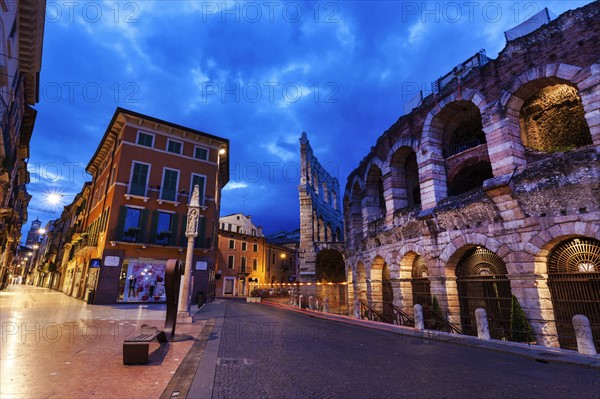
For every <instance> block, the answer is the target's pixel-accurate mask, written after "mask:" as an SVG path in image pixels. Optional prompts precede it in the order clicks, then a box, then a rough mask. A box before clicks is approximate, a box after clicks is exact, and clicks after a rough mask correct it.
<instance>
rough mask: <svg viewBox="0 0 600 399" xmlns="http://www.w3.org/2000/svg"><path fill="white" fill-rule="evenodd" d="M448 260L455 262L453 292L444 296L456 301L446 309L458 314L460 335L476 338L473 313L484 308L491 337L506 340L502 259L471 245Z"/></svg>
mask: <svg viewBox="0 0 600 399" xmlns="http://www.w3.org/2000/svg"><path fill="white" fill-rule="evenodd" d="M451 259H453V260H454V261H455V267H454V273H455V275H456V292H449V293H448V296H449V297H450V296H451V295H452V296H454V295H456V299H457V301H449V304H452V305H453V307H455V306H456V305H458V309H450V310H451V311H452V310H454V311H456V310H458V311H459V312H460V323H461V329H462V331H463V333H464V334H467V335H477V325H476V321H475V310H476V309H477V308H484V309H485V310H486V312H487V315H488V322H489V327H490V335H491V336H492V338H495V339H509V338H510V336H511V335H510V311H511V304H512V289H511V282H510V280H509V279H508V269H507V267H506V263H505V262H504V260H503V259H502V258H501V257H500V256H498V254H496V253H495V252H494V251H491V250H490V249H489V248H486V247H484V246H481V245H473V244H467V245H465V246H463V247H461V248H459V250H458V251H457V253H456V254H454V255H453V256H452V257H451ZM456 302H458V303H456ZM449 308H450V306H449Z"/></svg>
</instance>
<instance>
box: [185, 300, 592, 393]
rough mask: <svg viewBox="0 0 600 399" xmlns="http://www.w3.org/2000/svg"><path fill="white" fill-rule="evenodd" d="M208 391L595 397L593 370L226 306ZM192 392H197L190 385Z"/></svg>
mask: <svg viewBox="0 0 600 399" xmlns="http://www.w3.org/2000/svg"><path fill="white" fill-rule="evenodd" d="M221 335H222V339H221V344H220V349H219V357H218V360H217V366H216V367H217V369H216V375H215V385H214V392H213V397H214V398H242V397H257V398H258V397H266V398H384V397H387V398H398V397H406V398H424V397H427V398H441V397H444V398H524V397H527V398H535V397H539V398H573V397H577V398H598V392H600V378H599V377H600V376H599V375H598V370H593V369H586V368H582V367H576V366H571V365H559V364H545V363H541V362H536V361H535V360H531V359H525V358H521V357H517V356H514V355H508V354H502V353H495V352H490V351H486V350H481V349H477V348H470V347H463V346H458V345H453V344H448V343H443V342H437V341H432V340H427V339H421V338H414V337H406V336H398V335H394V334H390V333H387V332H382V331H374V330H369V329H364V328H359V327H353V326H347V325H342V324H337V323H332V322H328V321H324V320H319V319H314V318H309V317H308V316H306V315H301V314H296V313H293V312H286V311H283V310H280V309H277V308H274V307H269V306H264V305H252V304H244V303H239V302H236V301H231V302H229V303H228V304H227V309H226V317H225V321H224V328H223V331H222V334H221ZM189 397H195V396H194V393H193V392H190V396H189Z"/></svg>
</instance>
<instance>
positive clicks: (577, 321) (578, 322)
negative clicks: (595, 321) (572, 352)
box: [573, 314, 598, 356]
mask: <svg viewBox="0 0 600 399" xmlns="http://www.w3.org/2000/svg"><path fill="white" fill-rule="evenodd" d="M573 327H574V328H575V336H576V337H577V352H579V353H581V354H582V355H589V356H595V355H597V354H598V352H597V351H596V346H595V345H594V337H593V336H592V327H591V326H590V320H589V319H588V318H587V317H585V316H584V315H582V314H576V315H575V316H573Z"/></svg>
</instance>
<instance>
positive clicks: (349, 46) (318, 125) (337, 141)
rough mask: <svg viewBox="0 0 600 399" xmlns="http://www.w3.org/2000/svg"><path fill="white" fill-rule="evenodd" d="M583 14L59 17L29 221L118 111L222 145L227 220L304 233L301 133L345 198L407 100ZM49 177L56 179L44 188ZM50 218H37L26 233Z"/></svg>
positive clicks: (461, 8)
mask: <svg viewBox="0 0 600 399" xmlns="http://www.w3.org/2000/svg"><path fill="white" fill-rule="evenodd" d="M588 2H589V1H571V2H564V1H539V2H488V1H485V2H421V1H418V2H409V1H402V2H399V1H375V2H373V1H368V2H367V1H343V2H341V1H340V2H285V3H283V2H282V3H280V2H273V3H271V4H273V7H274V8H273V9H272V10H269V9H267V8H265V6H264V3H263V2H236V1H233V2H228V4H230V10H229V11H228V12H227V13H224V14H223V13H222V12H221V11H223V10H222V9H221V8H222V6H223V4H224V2H222V1H216V2H210V1H203V2H201V1H195V0H190V1H168V2H167V1H137V2H135V1H134V2H118V3H115V4H118V7H119V13H118V15H117V14H115V10H114V4H113V3H112V2H108V3H106V4H103V7H105V8H104V9H103V13H102V17H101V18H100V19H99V20H97V21H92V20H91V18H90V17H89V15H88V17H87V19H86V18H85V17H82V9H81V8H79V9H78V8H75V13H74V18H73V20H69V18H68V13H67V12H66V11H67V10H63V11H64V12H63V14H62V15H61V17H60V18H55V17H53V16H52V17H51V18H50V17H49V18H48V21H47V23H46V28H45V38H44V54H43V64H42V73H41V86H40V87H41V96H40V103H39V104H38V105H37V106H36V108H37V109H38V111H39V116H38V120H37V122H36V127H35V131H34V135H33V138H32V142H31V158H30V164H31V165H36V167H37V169H38V170H34V171H33V172H34V176H35V180H34V179H32V184H31V185H30V186H31V188H32V190H31V193H32V194H33V195H34V198H33V200H32V207H33V208H38V209H44V208H45V206H46V205H44V203H43V201H42V198H43V193H44V192H46V191H45V190H48V189H50V188H52V189H54V190H61V191H62V192H63V193H68V195H65V197H64V200H65V203H67V202H69V201H70V200H72V195H73V194H74V193H75V192H76V191H77V189H78V188H79V187H81V184H82V183H83V181H84V180H85V179H86V175H85V173H84V172H83V167H84V166H85V165H86V164H87V162H88V160H89V158H90V157H91V156H92V154H93V153H94V151H95V149H96V146H97V145H98V143H99V141H100V139H101V137H102V135H103V134H104V131H105V129H106V126H107V124H108V123H109V121H110V119H111V117H112V114H113V112H114V109H115V107H117V106H122V107H125V108H130V109H133V110H136V111H139V112H142V113H146V114H150V115H153V116H156V117H158V118H162V119H166V120H170V121H173V122H175V123H179V124H182V125H185V126H189V127H192V128H196V129H199V130H203V131H206V132H209V133H212V134H216V135H221V136H224V137H228V138H229V139H230V140H231V157H232V158H231V160H232V165H233V166H234V167H233V168H232V177H231V181H232V183H236V184H235V185H232V186H231V187H233V188H232V189H229V190H227V191H225V192H224V193H223V202H222V212H223V214H228V213H235V212H239V211H243V212H245V213H248V214H251V215H252V216H253V220H255V221H256V223H258V224H261V225H263V226H264V227H265V231H266V232H274V231H278V230H280V229H282V228H283V229H290V230H291V229H294V228H297V227H298V224H299V217H298V206H299V204H298V191H297V184H298V180H297V175H298V162H299V144H298V138H299V137H300V134H301V132H302V131H306V132H308V134H309V139H310V141H311V143H312V145H313V148H314V150H315V154H316V156H317V157H318V158H319V160H320V161H321V162H322V163H323V164H326V165H328V166H330V167H331V168H332V169H334V170H335V171H336V173H337V174H338V178H339V180H340V185H341V186H342V189H343V187H344V185H345V180H346V176H347V175H348V174H349V173H350V172H351V171H352V170H353V169H354V168H355V167H357V166H358V163H359V161H360V160H361V159H362V158H363V157H364V156H365V155H366V154H367V153H368V151H369V148H370V147H371V146H372V145H373V144H374V143H375V141H376V139H377V137H378V136H379V135H381V134H382V133H383V132H384V131H385V130H386V129H388V128H389V127H390V126H391V125H392V124H393V123H394V122H395V121H396V120H397V119H398V118H399V117H400V116H401V115H402V113H403V103H404V102H405V101H407V100H408V99H409V98H410V97H411V96H412V95H413V94H414V93H415V90H417V89H419V88H422V89H425V90H429V87H430V82H431V81H432V80H434V79H436V78H438V77H439V76H441V75H444V74H445V73H446V72H447V71H448V70H450V69H451V68H452V67H453V66H454V65H456V64H458V63H459V62H462V61H463V60H465V59H467V58H469V57H470V56H471V55H473V54H474V53H475V52H477V51H478V50H479V49H480V48H486V49H487V50H488V55H489V56H491V57H495V56H496V54H497V52H498V51H500V50H501V49H502V47H503V46H504V37H503V35H502V32H503V30H505V29H508V28H511V27H513V26H515V25H516V24H518V23H519V22H522V21H523V20H524V18H526V17H527V16H528V15H529V14H531V12H532V11H535V10H541V9H542V8H543V7H544V6H548V7H549V8H550V9H552V10H553V11H554V12H555V13H557V14H559V13H561V12H564V11H565V10H566V9H568V8H575V7H578V6H581V5H583V4H585V3H588ZM109 3H110V4H109ZM467 3H468V4H471V7H474V8H473V10H472V11H469V9H468V8H467V7H468V5H467ZM525 3H526V4H525ZM53 4H54V3H53ZM56 4H59V5H60V4H62V3H60V2H57V3H56ZM98 4H101V3H100V2H98ZM257 5H258V6H260V7H261V10H260V12H261V15H260V17H258V18H257V14H256V12H255V11H256V9H255V8H254V9H253V8H252V7H256V6H257ZM261 5H262V6H261ZM457 6H458V8H456V7H457ZM496 6H499V7H500V10H501V11H500V14H499V15H495V14H494V13H493V12H494V11H496V8H495V7H496ZM80 7H81V6H80ZM108 7H113V8H111V9H109V8H108ZM215 7H216V8H215ZM286 7H287V8H286ZM452 7H454V8H452ZM532 8H533V9H532ZM298 9H300V10H301V14H300V15H297V14H296V13H295V12H296V11H297V10H298ZM484 9H485V12H484ZM534 9H535V10H534ZM232 10H233V11H232ZM284 10H285V11H284ZM202 11H204V14H203V13H202ZM457 13H458V14H457ZM115 21H116V22H115ZM57 87H58V88H59V89H60V91H59V94H60V95H59V96H57V92H56V88H57ZM257 89H260V91H257ZM284 89H287V91H285V90H284ZM53 90H54V91H53ZM210 90H212V91H210ZM226 90H229V92H226ZM300 93H301V94H302V96H301V97H300V96H299V94H300ZM41 165H46V166H45V168H46V169H47V170H44V166H41ZM55 165H59V166H61V165H62V166H61V167H62V170H61V172H60V173H62V177H63V178H61V179H50V178H49V176H50V175H51V174H50V173H49V171H50V169H51V168H53V167H54V166H55ZM73 165H78V167H75V166H73ZM69 168H71V169H72V170H74V172H68V171H69V170H70V169H69ZM257 170H260V172H256V171H257ZM234 186H235V187H234ZM76 188H77V189H76ZM56 216H58V215H57V214H54V215H53V214H48V213H44V212H39V211H35V210H33V209H32V210H30V220H33V219H35V218H36V217H39V218H40V219H42V220H44V221H46V220H48V219H51V218H54V217H56Z"/></svg>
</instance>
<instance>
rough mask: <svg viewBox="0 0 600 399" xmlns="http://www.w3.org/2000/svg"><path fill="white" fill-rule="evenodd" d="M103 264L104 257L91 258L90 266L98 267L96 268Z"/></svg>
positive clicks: (92, 267)
mask: <svg viewBox="0 0 600 399" xmlns="http://www.w3.org/2000/svg"><path fill="white" fill-rule="evenodd" d="M101 264H102V259H91V260H90V268H91V269H96V268H98V267H100V265H101Z"/></svg>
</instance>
